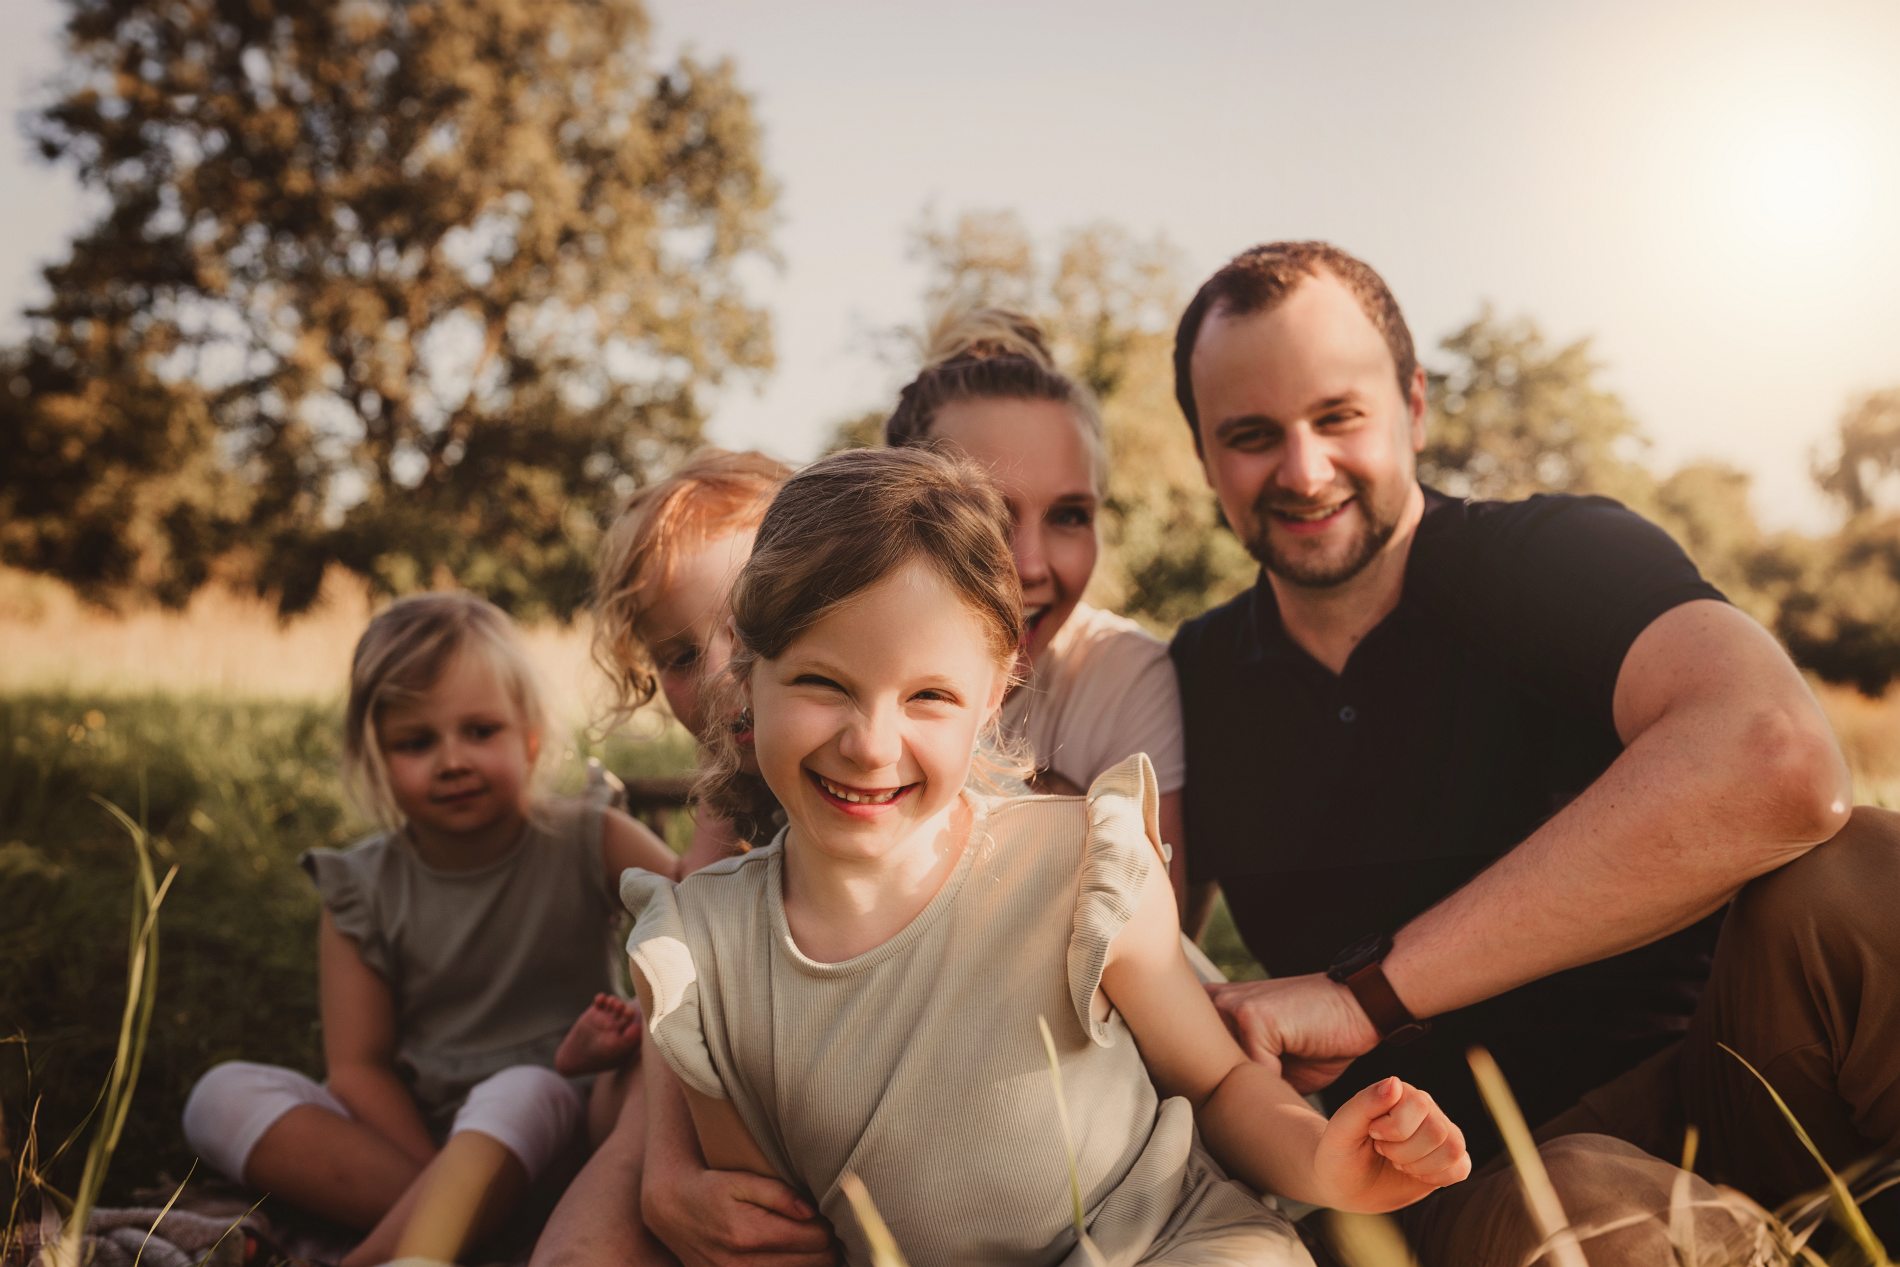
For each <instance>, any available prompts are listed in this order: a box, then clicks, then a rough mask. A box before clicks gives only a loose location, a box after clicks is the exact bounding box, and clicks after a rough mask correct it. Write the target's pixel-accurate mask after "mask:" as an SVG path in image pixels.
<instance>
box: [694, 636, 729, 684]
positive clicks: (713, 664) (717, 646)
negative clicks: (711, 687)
mask: <svg viewBox="0 0 1900 1267" xmlns="http://www.w3.org/2000/svg"><path fill="white" fill-rule="evenodd" d="M731 663H732V631H731V630H730V628H728V627H727V626H725V625H721V626H720V627H719V628H718V629H716V630H714V631H713V633H712V634H711V635H710V636H708V637H707V639H706V649H705V651H703V652H701V653H700V657H699V675H700V678H701V679H702V680H704V681H707V682H711V681H713V680H714V679H716V678H717V677H718V676H719V675H720V674H721V673H724V672H725V671H726V666H727V665H728V664H731Z"/></svg>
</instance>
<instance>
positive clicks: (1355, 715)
mask: <svg viewBox="0 0 1900 1267" xmlns="http://www.w3.org/2000/svg"><path fill="white" fill-rule="evenodd" d="M1339 720H1340V721H1357V720H1359V710H1358V709H1356V708H1354V707H1353V706H1352V705H1351V704H1348V705H1346V706H1345V707H1344V708H1342V709H1340V710H1339Z"/></svg>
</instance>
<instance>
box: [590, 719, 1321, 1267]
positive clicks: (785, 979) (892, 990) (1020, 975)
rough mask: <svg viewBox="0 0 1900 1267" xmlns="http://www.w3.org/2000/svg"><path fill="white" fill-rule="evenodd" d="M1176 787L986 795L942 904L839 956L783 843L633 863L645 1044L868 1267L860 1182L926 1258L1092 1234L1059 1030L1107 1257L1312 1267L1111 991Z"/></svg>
mask: <svg viewBox="0 0 1900 1267" xmlns="http://www.w3.org/2000/svg"><path fill="white" fill-rule="evenodd" d="M1155 799H1156V791H1155V781H1154V774H1153V770H1152V768H1151V767H1150V766H1149V765H1148V762H1147V760H1146V759H1145V758H1143V757H1140V756H1136V757H1131V758H1129V759H1128V760H1127V761H1124V762H1122V763H1121V764H1120V765H1118V766H1116V767H1114V768H1113V769H1112V770H1110V771H1108V772H1107V773H1106V774H1104V775H1102V777H1101V778H1099V779H1098V780H1096V782H1095V784H1094V786H1093V787H1092V788H1091V789H1090V790H1089V793H1088V795H1087V797H1043V796H1039V797H1023V798H1019V799H1011V800H1001V801H994V802H985V801H982V800H977V799H976V798H973V800H974V802H975V810H976V822H975V826H974V828H973V829H972V834H971V838H970V842H969V844H968V846H967V847H966V848H965V849H964V852H963V855H962V857H961V858H960V859H959V860H958V863H957V865H956V867H955V869H954V870H953V871H952V872H951V874H950V876H949V878H948V879H947V880H945V882H944V885H943V888H942V890H941V891H940V892H939V893H938V894H937V896H936V897H935V898H934V899H933V900H932V901H931V903H930V904H929V905H928V906H927V907H926V908H925V909H924V910H923V911H922V913H920V914H919V915H918V916H917V918H916V919H915V920H913V921H912V922H911V923H910V924H909V926H907V927H906V928H905V929H904V930H903V931H901V932H900V933H898V934H897V935H896V936H895V937H892V938H891V939H890V940H889V941H887V942H885V943H884V944H883V945H881V946H878V947H877V948H876V949H874V950H870V951H867V952H866V953H864V954H862V955H859V956H857V957H856V958H853V959H849V960H845V961H844V962H841V963H820V962H817V961H815V960H813V959H811V958H809V957H807V956H806V955H805V954H803V953H802V952H801V951H800V950H799V948H798V946H797V945H796V943H795V942H794V941H793V940H792V937H791V934H790V932H789V930H788V928H787V925H786V920H785V909H784V904H783V900H782V894H783V892H784V885H783V865H784V863H783V856H784V855H783V849H784V835H783V833H781V835H780V837H779V839H778V840H777V841H775V842H774V843H773V844H772V845H770V846H768V847H766V848H764V849H759V850H755V851H753V852H752V853H749V854H745V855H743V856H741V857H737V858H732V859H729V860H727V861H724V862H721V863H718V864H715V865H714V866H711V867H708V868H706V869H704V870H702V871H700V872H698V873H697V874H695V875H693V876H692V877H690V878H688V879H687V880H686V881H685V882H684V883H682V884H681V885H680V886H679V887H678V888H677V889H675V888H674V887H673V886H672V885H671V884H670V883H668V882H667V881H666V880H665V879H664V878H662V877H659V876H655V875H651V874H649V873H646V872H628V873H627V875H626V877H625V878H624V879H623V881H622V886H621V894H622V898H623V899H624V900H625V902H626V903H627V906H628V908H629V909H630V910H631V911H632V912H633V913H634V915H635V917H636V924H635V927H634V930H633V933H632V935H631V937H630V938H629V941H628V951H629V953H630V954H631V956H632V958H633V963H634V966H635V968H636V969H637V970H638V971H639V972H641V973H643V974H644V975H645V976H646V979H647V981H648V982H649V983H650V985H651V988H652V993H653V1001H654V1006H653V1014H652V1015H651V1016H649V1017H648V1018H647V1032H648V1035H649V1041H650V1042H651V1043H652V1045H653V1047H654V1049H655V1050H657V1051H658V1052H659V1053H660V1054H661V1055H662V1056H663V1057H664V1058H665V1060H666V1062H667V1063H668V1065H670V1066H671V1067H672V1069H673V1070H674V1071H675V1073H677V1074H678V1076H679V1077H680V1079H681V1080H682V1081H683V1082H685V1083H686V1084H687V1085H688V1086H690V1087H693V1088H694V1089H696V1090H698V1091H700V1092H702V1093H704V1094H705V1095H708V1096H712V1097H715V1098H719V1099H725V1100H729V1101H731V1102H732V1104H733V1106H734V1108H735V1109H736V1110H737V1112H738V1114H739V1116H740V1118H741V1120H742V1121H744V1123H745V1125H746V1127H747V1129H748V1130H750V1132H751V1133H752V1136H753V1138H754V1139H755V1140H756V1141H757V1142H758V1144H759V1145H760V1147H761V1148H762V1149H763V1151H764V1152H765V1155H766V1156H767V1157H768V1158H769V1159H770V1160H771V1161H772V1163H773V1165H774V1166H775V1167H776V1168H777V1170H778V1172H779V1174H780V1175H781V1176H782V1177H783V1178H784V1179H785V1180H786V1182H788V1183H789V1184H791V1185H792V1186H793V1187H795V1188H798V1189H799V1190H801V1191H803V1192H805V1193H807V1194H809V1195H810V1196H811V1198H812V1199H813V1200H814V1201H815V1202H816V1204H817V1206H818V1208H819V1209H820V1211H821V1212H822V1213H823V1214H824V1215H825V1217H827V1218H828V1219H830V1220H831V1222H832V1225H833V1226H834V1227H835V1228H836V1229H837V1230H838V1232H839V1235H840V1237H841V1238H842V1239H843V1241H844V1243H845V1246H846V1250H847V1256H848V1258H849V1259H850V1261H852V1262H855V1263H864V1262H868V1261H869V1255H868V1250H867V1249H866V1247H865V1244H864V1241H863V1238H862V1235H861V1233H860V1232H859V1229H858V1224H857V1221H856V1219H855V1218H854V1217H853V1216H852V1214H851V1213H850V1210H849V1206H848V1205H847V1203H846V1202H845V1200H844V1198H843V1196H842V1194H841V1192H840V1191H839V1188H838V1180H839V1178H840V1176H842V1175H843V1174H845V1173H846V1172H852V1173H855V1174H857V1175H858V1176H859V1177H860V1178H861V1179H862V1180H863V1181H864V1183H865V1185H866V1186H867V1188H868V1189H869V1190H870V1193H871V1196H872V1199H873V1200H874V1201H875V1202H876V1203H877V1206H878V1209H879V1210H880V1211H881V1212H882V1214H883V1216H884V1218H885V1220H886V1221H887V1222H888V1223H889V1224H890V1226H891V1229H892V1231H893V1233H894V1234H895V1235H896V1237H897V1241H898V1244H899V1245H900V1246H901V1247H902V1248H903V1251H904V1253H905V1254H906V1256H907V1257H908V1258H909V1260H910V1262H911V1263H912V1264H914V1265H915V1267H928V1265H930V1264H945V1265H948V1264H958V1265H959V1267H962V1265H965V1264H971V1263H990V1264H1053V1263H1061V1262H1065V1261H1068V1260H1069V1259H1070V1258H1071V1255H1073V1254H1075V1252H1076V1238H1075V1233H1074V1229H1073V1226H1072V1223H1071V1215H1070V1209H1071V1204H1070V1195H1069V1175H1068V1167H1067V1161H1066V1158H1065V1154H1064V1149H1063V1140H1062V1127H1061V1124H1060V1121H1059V1119H1058V1117H1057V1109H1056V1100H1055V1095H1056V1093H1055V1090H1054V1087H1053V1084H1052V1082H1051V1079H1050V1074H1049V1064H1048V1059H1047V1056H1046V1054H1045V1052H1044V1048H1043V1044H1042V1039H1041V1037H1040V1035H1039V1032H1038V1029H1037V1025H1036V1018H1037V1017H1038V1016H1041V1017H1044V1018H1046V1019H1047V1020H1048V1022H1049V1027H1050V1030H1051V1032H1052V1033H1053V1034H1054V1037H1055V1044H1056V1051H1057V1056H1058V1060H1059V1062H1060V1064H1061V1068H1062V1078H1063V1088H1064V1091H1065V1092H1066V1095H1067V1098H1068V1105H1069V1109H1070V1121H1071V1124H1072V1126H1073V1128H1074V1131H1075V1134H1076V1140H1075V1144H1076V1154H1077V1161H1078V1170H1079V1173H1080V1179H1081V1186H1082V1195H1083V1204H1084V1208H1085V1210H1086V1212H1087V1217H1088V1222H1089V1230H1090V1235H1091V1237H1092V1238H1093V1239H1094V1240H1095V1241H1096V1243H1097V1248H1098V1249H1100V1250H1101V1251H1103V1252H1104V1254H1105V1255H1106V1256H1107V1258H1108V1260H1109V1261H1110V1262H1111V1263H1135V1262H1170V1263H1229V1262H1231V1263H1249V1264H1256V1263H1279V1262H1306V1261H1308V1260H1307V1259H1306V1258H1305V1255H1304V1253H1303V1251H1300V1250H1299V1249H1298V1247H1297V1244H1296V1243H1295V1242H1294V1240H1293V1237H1292V1234H1291V1232H1290V1230H1289V1229H1288V1227H1287V1225H1286V1224H1285V1222H1284V1220H1282V1219H1280V1217H1279V1216H1278V1215H1276V1214H1274V1213H1272V1212H1270V1211H1268V1210H1267V1209H1266V1208H1265V1207H1263V1206H1261V1205H1260V1204H1259V1203H1258V1202H1257V1201H1255V1200H1254V1199H1253V1197H1252V1196H1251V1195H1250V1194H1249V1193H1247V1192H1246V1191H1245V1190H1244V1189H1242V1188H1241V1187H1240V1186H1239V1185H1237V1184H1234V1183H1231V1182H1229V1181H1227V1180H1225V1179H1224V1178H1222V1177H1221V1175H1220V1174H1219V1171H1218V1170H1217V1168H1215V1167H1214V1166H1213V1164H1212V1162H1211V1161H1210V1160H1209V1159H1207V1158H1206V1156H1205V1154H1203V1153H1201V1152H1200V1151H1199V1149H1198V1147H1197V1146H1196V1143H1195V1137H1194V1128H1193V1120H1192V1114H1191V1112H1190V1110H1189V1106H1188V1104H1187V1102H1186V1101H1184V1100H1180V1099H1172V1100H1168V1101H1165V1102H1163V1101H1159V1100H1158V1099H1157V1097H1156V1094H1155V1090H1154V1087H1153V1086H1152V1084H1151V1083H1150V1082H1149V1080H1148V1076H1147V1071H1146V1068H1145V1067H1144V1066H1143V1064H1142V1062H1141V1056H1140V1053H1139V1052H1138V1051H1137V1050H1136V1049H1135V1044H1134V1042H1133V1040H1132V1038H1131V1037H1130V1035H1129V1033H1128V1029H1127V1026H1126V1025H1125V1024H1124V1023H1123V1022H1122V1019H1121V1017H1120V1016H1119V1015H1118V1014H1116V1013H1115V1012H1114V1011H1113V1010H1112V1009H1109V1008H1107V1007H1106V1005H1105V1004H1104V1003H1103V1002H1102V1001H1101V1000H1100V999H1099V998H1098V987H1099V985H1100V983H1101V975H1102V968H1103V965H1104V963H1105V961H1106V958H1107V953H1108V945H1109V943H1110V942H1111V941H1112V940H1113V939H1114V937H1115V935H1116V933H1118V932H1119V931H1120V930H1121V929H1122V927H1123V926H1124V925H1125V924H1126V923H1127V922H1128V918H1129V916H1130V914H1131V913H1132V910H1133V906H1132V900H1133V897H1134V895H1135V894H1136V893H1138V892H1139V891H1140V883H1141V879H1142V877H1143V875H1144V874H1145V873H1146V871H1147V869H1148V868H1149V867H1156V866H1162V865H1164V864H1163V862H1162V859H1161V855H1160V852H1159V845H1158V843H1157V839H1156V835H1155V830H1154V811H1155ZM1076 1261H1080V1260H1079V1259H1077V1260H1076Z"/></svg>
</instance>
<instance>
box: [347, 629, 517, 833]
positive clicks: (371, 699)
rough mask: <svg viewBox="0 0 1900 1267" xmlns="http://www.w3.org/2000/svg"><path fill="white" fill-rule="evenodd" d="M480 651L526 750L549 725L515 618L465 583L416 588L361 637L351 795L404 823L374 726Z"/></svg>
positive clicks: (350, 738) (355, 672) (362, 806)
mask: <svg viewBox="0 0 1900 1267" xmlns="http://www.w3.org/2000/svg"><path fill="white" fill-rule="evenodd" d="M465 654H467V655H479V656H481V657H482V658H483V659H484V660H485V661H486V662H487V664H488V665H489V667H491V668H492V669H494V671H495V675H496V677H497V678H498V679H499V680H500V682H501V685H502V689H503V690H505V691H506V692H507V693H508V698H509V700H510V701H511V702H512V703H513V704H514V706H515V712H516V714H517V716H518V718H519V721H520V724H521V727H522V730H523V738H524V740H525V741H528V742H529V744H530V747H529V751H530V752H531V753H536V754H537V755H538V750H539V740H540V739H541V738H542V737H544V736H546V735H547V734H549V733H550V731H551V729H552V723H551V721H550V717H549V713H548V708H547V696H546V694H545V693H544V692H543V691H542V689H541V684H540V682H539V680H538V679H537V677H536V675H535V672H534V666H533V665H532V664H531V663H529V660H528V654H527V650H526V648H525V647H523V645H522V642H521V635H520V633H519V632H518V631H517V630H516V629H515V625H514V622H513V621H511V620H509V619H508V617H507V615H506V614H505V613H504V612H502V610H501V609H500V608H499V607H496V606H495V605H494V604H493V603H490V602H489V601H488V600H486V599H483V598H477V597H476V596H475V595H473V594H468V593H463V592H461V591H451V592H444V593H437V594H412V595H410V596H409V597H408V598H399V599H397V600H396V601H395V602H393V603H391V604H390V605H389V606H388V607H385V608H384V609H383V610H382V611H381V612H380V613H378V614H377V616H376V617H375V618H374V619H373V620H371V621H370V622H369V627H368V628H367V629H365V630H364V631H363V636H362V637H361V638H359V639H357V642H356V654H355V656H354V657H352V659H351V661H350V698H349V703H348V704H347V705H346V706H345V708H344V714H343V783H344V787H345V789H346V790H347V791H348V793H349V796H350V800H351V802H352V803H353V804H354V805H355V806H356V807H357V809H359V810H360V811H361V812H362V813H364V814H365V815H367V816H368V817H370V818H372V819H374V820H375V821H376V822H378V823H381V824H382V825H383V826H385V827H389V828H395V827H400V826H401V825H402V821H403V818H402V811H401V810H400V809H399V808H398V807H397V805H396V798H395V794H394V793H393V792H392V791H391V790H390V786H389V767H388V765H387V764H386V763H385V762H384V761H383V749H382V745H381V744H380V743H378V742H377V739H376V727H377V724H378V723H379V722H380V721H381V720H382V717H383V714H384V712H385V711H386V710H387V709H389V708H392V707H401V706H403V705H405V704H414V703H417V702H419V701H420V700H422V699H423V698H424V697H425V696H427V695H428V693H429V691H430V690H431V689H432V688H433V687H434V686H435V684H436V683H437V682H439V681H441V679H442V674H443V673H444V672H445V671H447V669H448V667H449V664H450V663H451V662H452V661H453V660H454V659H455V657H456V656H458V655H465Z"/></svg>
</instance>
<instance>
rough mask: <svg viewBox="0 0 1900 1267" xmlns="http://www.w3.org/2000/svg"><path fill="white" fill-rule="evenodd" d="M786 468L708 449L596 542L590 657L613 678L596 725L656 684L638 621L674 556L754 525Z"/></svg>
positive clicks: (647, 696) (622, 712) (622, 717)
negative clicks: (610, 694)
mask: <svg viewBox="0 0 1900 1267" xmlns="http://www.w3.org/2000/svg"><path fill="white" fill-rule="evenodd" d="M791 473H792V470H791V468H790V467H788V466H786V465H785V464H784V463H783V462H780V461H778V460H776V459H774V458H769V457H767V456H765V454H763V453H755V452H751V451H747V452H743V453H733V452H729V451H728V450H725V449H714V448H707V449H701V450H700V451H699V452H698V453H695V454H694V455H693V456H692V457H690V458H688V459H687V460H686V462H685V463H684V464H683V465H682V466H681V467H680V468H679V469H678V470H676V471H674V472H673V473H672V474H671V475H669V476H667V477H666V478H665V479H663V480H660V481H659V482H657V483H654V484H649V485H648V486H647V487H645V488H642V489H639V490H637V491H636V492H635V493H634V494H633V495H632V496H631V497H629V498H627V502H626V505H624V506H622V507H621V508H620V513H619V515H617V516H616V517H615V518H614V522H613V524H612V526H610V527H609V528H608V529H607V535H606V538H605V540H603V541H602V542H601V547H600V562H599V565H598V567H597V568H596V569H595V572H594V606H593V612H594V639H593V655H594V663H595V664H597V665H599V666H600V669H601V671H602V672H604V673H605V674H606V675H607V679H608V681H610V682H611V683H612V684H613V699H612V701H611V703H610V704H609V705H608V710H607V715H606V716H605V717H604V718H603V719H602V720H601V721H600V723H599V729H600V730H602V731H607V730H611V729H613V728H614V727H615V726H618V725H620V724H621V723H623V722H625V721H626V720H627V719H628V718H629V717H631V716H632V715H633V714H634V713H635V712H636V711H637V710H639V709H640V708H642V707H644V706H645V705H646V704H647V702H648V701H650V700H651V699H652V698H653V695H654V692H655V691H656V690H657V689H658V688H659V682H658V678H657V676H656V669H655V666H654V663H653V657H652V655H651V654H650V653H649V652H648V651H647V646H646V641H645V639H644V638H642V637H641V634H640V622H641V619H642V617H643V616H644V615H645V614H646V612H647V610H648V609H649V608H650V607H651V606H652V604H653V602H654V599H655V597H656V596H657V595H658V594H659V593H660V592H661V591H663V590H664V589H665V588H666V586H667V584H668V583H669V582H670V581H671V580H672V579H673V569H674V566H675V564H676V563H677V561H678V559H679V556H680V555H681V554H682V553H683V552H684V551H687V550H690V549H693V548H695V547H697V546H702V545H704V544H706V543H707V542H709V541H712V540H715V539H716V538H718V537H721V536H725V535H726V534H728V533H733V532H740V531H744V530H746V529H751V528H756V527H757V526H758V523H759V520H760V519H761V518H762V517H763V516H764V515H765V507H766V504H767V503H768V502H770V501H771V500H772V494H773V493H774V492H775V491H776V490H777V489H778V486H779V485H780V484H782V483H784V482H785V480H786V478H787V477H788V476H790V475H791Z"/></svg>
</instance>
